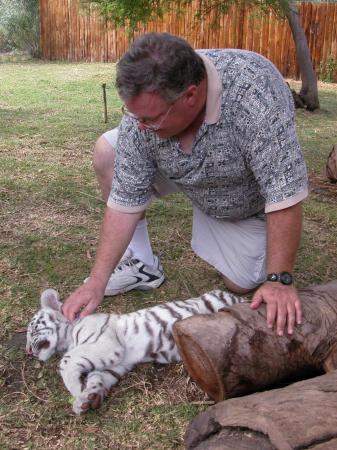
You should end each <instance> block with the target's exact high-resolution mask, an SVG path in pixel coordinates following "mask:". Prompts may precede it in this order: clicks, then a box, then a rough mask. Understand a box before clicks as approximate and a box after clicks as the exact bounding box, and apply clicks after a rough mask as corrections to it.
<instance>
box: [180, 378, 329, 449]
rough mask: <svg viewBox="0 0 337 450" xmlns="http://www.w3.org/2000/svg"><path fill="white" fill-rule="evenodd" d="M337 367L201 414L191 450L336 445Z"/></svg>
mask: <svg viewBox="0 0 337 450" xmlns="http://www.w3.org/2000/svg"><path fill="white" fill-rule="evenodd" d="M336 405H337V371H332V372H330V373H328V374H326V375H322V376H319V377H316V378H313V379H310V380H306V381H301V382H297V383H294V384H292V385H290V386H287V387H285V388H282V389H274V390H271V391H266V392H262V393H256V394H251V395H248V396H246V397H241V398H235V399H230V400H225V401H222V402H220V403H218V404H216V405H215V406H211V407H210V408H208V409H207V411H205V412H204V413H201V414H199V415H198V416H196V417H195V418H194V419H193V420H192V421H191V423H190V424H189V426H188V428H187V430H186V433H185V446H186V448H187V449H188V450H192V449H193V450H234V449H235V450H294V449H296V450H300V449H309V448H310V450H336V448H337V426H336V425H337V408H336Z"/></svg>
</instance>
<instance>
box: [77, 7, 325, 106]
mask: <svg viewBox="0 0 337 450" xmlns="http://www.w3.org/2000/svg"><path fill="white" fill-rule="evenodd" d="M192 1H193V0H81V3H82V5H84V6H85V5H94V6H95V7H97V9H98V10H99V11H100V13H101V14H103V15H104V16H105V17H106V18H107V19H108V20H111V21H113V22H114V23H115V24H116V25H117V26H126V27H127V28H128V29H129V31H131V32H132V31H134V30H136V29H137V25H138V24H139V23H142V24H146V23H147V22H149V21H150V20H155V19H156V18H162V17H163V15H164V13H165V12H166V11H168V10H170V9H172V8H174V10H176V11H177V12H179V13H181V14H183V12H184V6H186V5H188V4H189V3H191V2H192ZM232 5H241V6H255V7H258V8H259V9H260V10H261V11H262V12H264V13H266V12H267V11H269V10H270V8H271V9H273V10H274V11H275V12H276V14H277V15H278V16H279V17H286V18H287V20H288V22H289V25H290V29H291V32H292V35H293V39H294V42H295V47H296V56H297V62H298V65H299V68H300V72H301V78H302V87H301V90H300V93H299V95H300V98H301V99H302V100H303V102H304V104H305V105H306V106H307V108H308V110H310V111H313V110H315V109H317V108H319V99H318V89H317V78H316V74H315V72H314V69H313V65H312V62H311V58H310V51H309V47H308V43H307V40H306V36H305V33H304V30H303V28H302V27H301V25H300V21H299V13H298V9H297V5H296V1H295V0H199V8H198V11H197V12H196V19H197V20H201V19H202V17H204V16H205V15H208V14H209V13H210V11H212V10H214V9H216V10H217V11H218V12H224V13H226V12H227V11H228V9H229V7H230V6H232Z"/></svg>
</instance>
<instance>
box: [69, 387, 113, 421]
mask: <svg viewBox="0 0 337 450" xmlns="http://www.w3.org/2000/svg"><path fill="white" fill-rule="evenodd" d="M106 393H107V392H106V389H104V387H103V386H99V385H97V386H92V387H91V388H86V389H84V391H83V392H82V393H81V394H80V395H79V396H78V397H77V398H76V399H75V401H74V403H73V411H74V413H75V414H83V413H85V412H87V411H89V409H98V408H100V406H101V405H102V402H103V400H104V397H105V396H106Z"/></svg>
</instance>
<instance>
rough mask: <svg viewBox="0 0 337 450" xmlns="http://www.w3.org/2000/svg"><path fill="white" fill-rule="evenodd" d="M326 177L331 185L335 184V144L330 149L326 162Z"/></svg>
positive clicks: (336, 168) (336, 163)
mask: <svg viewBox="0 0 337 450" xmlns="http://www.w3.org/2000/svg"><path fill="white" fill-rule="evenodd" d="M326 176H327V178H328V179H329V180H330V181H332V182H333V183H336V182H337V144H335V145H334V146H333V147H332V150H331V152H330V153H329V156H328V159H327V162H326Z"/></svg>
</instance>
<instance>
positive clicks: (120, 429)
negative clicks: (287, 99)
mask: <svg viewBox="0 0 337 450" xmlns="http://www.w3.org/2000/svg"><path fill="white" fill-rule="evenodd" d="M113 78H114V66H113V65H112V64H67V63H62V64H61V63H44V62H39V61H25V62H18V63H6V64H2V65H1V70H0V86H1V88H0V135H1V137H2V139H1V141H0V158H1V161H0V220H1V229H0V248H1V250H0V271H1V278H0V294H1V295H0V321H1V324H2V326H1V328H0V344H1V345H0V387H1V398H0V428H1V433H0V448H1V449H2V448H4V449H12V448H25V449H30V448H33V449H40V448H41V449H42V448H46V447H48V448H51V449H54V448H55V449H60V448H62V449H63V448H65V449H67V448H74V449H77V448H79V449H80V448H81V449H82V448H85V449H94V448H113V449H123V450H124V449H146V450H148V449H151V450H157V449H160V450H162V449H182V448H183V444H182V436H183V433H184V429H185V428H186V425H187V423H188V422H189V420H190V419H191V418H192V417H194V416H195V415H196V414H197V413H198V412H199V411H202V410H204V409H205V408H206V405H205V404H203V399H204V396H203V393H202V392H201V391H200V390H199V389H198V387H197V386H196V385H195V384H194V383H192V382H191V381H190V380H189V379H188V377H187V375H186V373H185V372H184V369H183V367H182V365H172V366H170V367H166V366H154V365H151V364H147V365H143V366H141V367H139V368H137V369H136V370H134V371H133V372H132V373H131V374H129V375H128V376H127V377H125V378H124V379H123V380H122V382H121V383H120V384H119V385H118V386H117V387H116V388H114V389H113V391H112V393H111V395H110V396H109V398H108V399H107V401H106V402H105V404H104V406H103V407H102V409H101V410H99V411H98V412H92V413H89V414H87V415H85V416H83V417H75V416H74V415H73V414H72V412H71V405H70V403H69V395H68V393H67V391H66V390H65V388H64V387H63V385H62V382H61V379H60V377H59V376H58V375H57V362H58V358H57V357H56V358H53V359H52V360H51V361H49V362H48V363H46V364H41V363H40V362H38V361H35V360H31V359H28V358H27V357H26V356H25V354H24V351H23V347H22V341H23V340H24V329H25V327H26V325H27V322H28V321H29V319H30V318H31V316H32V315H33V313H34V312H35V311H36V309H37V304H38V298H39V294H40V292H41V291H42V290H43V289H44V288H46V287H55V288H57V289H58V290H59V291H60V293H61V295H62V297H66V296H67V295H68V294H69V293H70V292H71V291H72V290H73V289H74V288H75V287H77V286H78V285H79V284H80V283H81V282H82V280H83V278H84V277H85V276H86V275H87V274H88V272H89V270H90V267H91V265H92V262H93V258H94V255H95V248H96V244H97V237H98V230H99V226H100V220H101V217H102V212H103V207H104V205H103V203H102V202H101V201H100V195H99V192H98V189H97V184H96V181H95V178H94V174H93V170H92V167H91V149H92V145H93V143H94V141H95V139H96V138H97V137H98V136H99V135H100V134H101V133H102V132H104V131H105V130H107V129H110V128H112V127H113V126H115V125H116V124H117V123H118V121H119V118H120V102H119V100H118V97H117V95H116V93H115V91H114V89H113V86H112V81H113ZM102 83H107V85H108V113H109V123H108V124H105V123H104V122H103V105H102V91H101V84H102ZM292 84H293V85H296V84H297V83H295V82H292ZM320 98H321V106H322V109H321V110H320V111H317V112H314V113H308V112H306V111H303V110H302V111H298V113H297V119H298V131H299V136H300V140H301V144H302V147H303V150H304V153H305V157H306V159H307V163H308V167H309V171H310V174H311V177H312V179H313V188H315V189H313V192H311V194H310V197H309V199H308V201H307V202H306V205H305V220H304V233H303V240H302V245H301V249H300V252H299V257H298V262H297V266H296V277H297V279H298V284H299V285H300V286H306V285H309V284H312V283H321V282H324V281H328V280H330V279H332V278H334V277H335V268H336V266H337V248H336V245H337V231H336V230H337V227H336V223H337V205H336V197H333V196H331V195H327V191H326V190H325V189H324V186H323V187H322V186H321V185H319V186H318V185H317V183H318V182H317V180H318V179H320V178H319V177H320V176H322V174H323V171H324V166H325V162H326V158H327V155H328V153H329V151H330V149H331V147H332V145H333V144H334V143H336V142H337V136H336V134H337V130H336V126H335V120H336V117H337V87H336V85H329V84H323V83H321V84H320ZM316 188H317V189H316ZM329 192H330V191H329ZM190 212H191V207H190V205H189V203H188V202H187V201H186V200H185V199H184V198H183V197H182V196H181V195H176V196H172V197H170V198H167V199H165V200H160V201H157V202H156V203H155V204H153V206H152V207H151V209H150V210H149V213H148V220H149V225H150V233H151V236H152V242H153V246H154V250H155V251H156V252H160V253H162V260H163V264H164V266H165V273H166V276H167V281H166V282H165V283H164V284H163V286H162V287H161V288H160V289H158V290H156V291H155V292H152V293H141V292H132V293H129V294H127V295H120V296H117V297H115V298H108V299H106V301H105V303H104V305H103V306H102V307H101V309H103V310H104V311H115V312H118V313H122V312H128V311H132V310H134V309H137V308H140V307H145V306H148V305H151V304H155V303H159V302H163V301H166V300H168V299H175V298H180V299H185V298H188V297H192V296H196V295H199V294H200V293H202V292H206V291H208V290H211V289H213V288H214V287H219V286H221V278H220V276H219V275H218V274H216V273H215V272H214V271H213V270H212V269H211V268H210V267H208V266H207V265H206V264H205V263H203V262H202V261H200V260H199V259H198V258H197V257H196V256H195V255H194V254H193V252H192V251H191V250H190V245H189V244H190V232H191V215H190ZM20 337H21V339H20Z"/></svg>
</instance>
